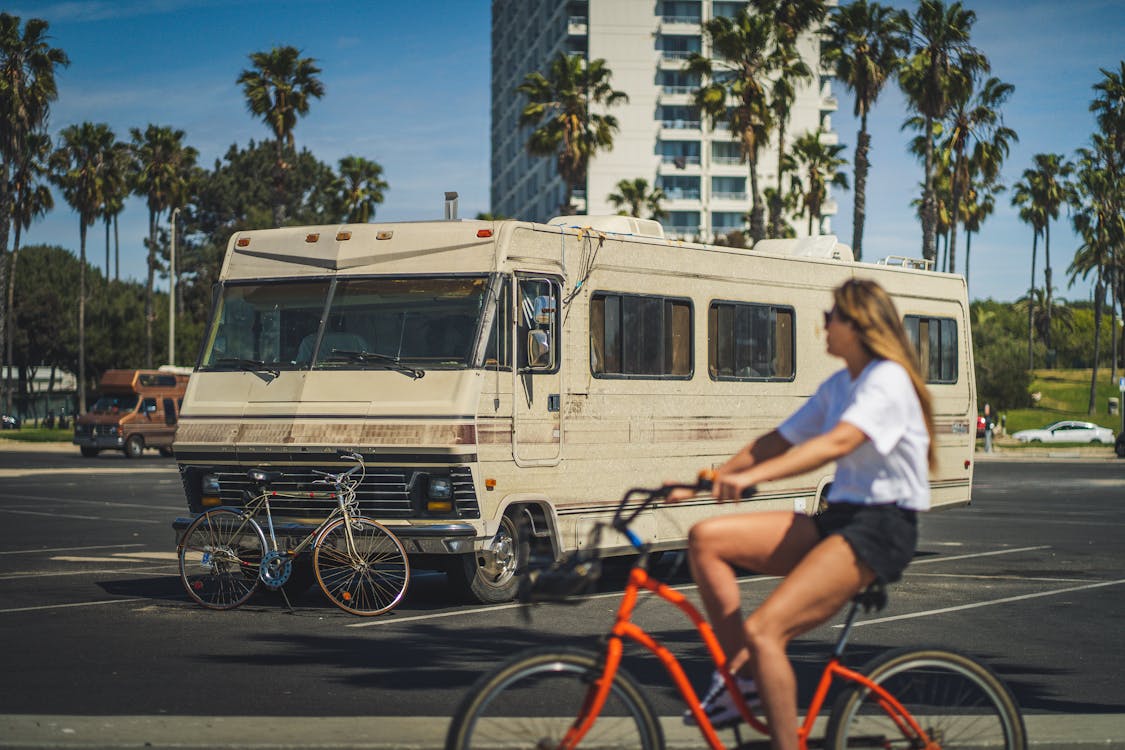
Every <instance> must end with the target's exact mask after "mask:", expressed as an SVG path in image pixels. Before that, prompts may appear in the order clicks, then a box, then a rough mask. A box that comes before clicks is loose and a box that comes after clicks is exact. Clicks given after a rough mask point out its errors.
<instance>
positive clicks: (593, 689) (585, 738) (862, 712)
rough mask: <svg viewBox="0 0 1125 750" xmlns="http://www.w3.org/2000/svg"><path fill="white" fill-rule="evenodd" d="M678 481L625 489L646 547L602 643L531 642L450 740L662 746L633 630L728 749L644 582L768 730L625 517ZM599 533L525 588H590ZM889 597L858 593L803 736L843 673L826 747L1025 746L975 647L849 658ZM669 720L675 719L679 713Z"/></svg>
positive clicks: (554, 591)
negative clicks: (852, 641) (680, 618)
mask: <svg viewBox="0 0 1125 750" xmlns="http://www.w3.org/2000/svg"><path fill="white" fill-rule="evenodd" d="M680 487H683V488H688V489H693V490H695V491H697V492H702V491H706V490H708V489H710V482H709V480H708V479H706V478H705V477H702V476H701V478H700V481H699V482H698V483H697V484H694V485H681V486H680ZM672 489H677V487H662V488H660V489H656V490H645V489H634V490H630V491H629V492H627V493H625V496H624V497H623V498H622V500H621V503H620V504H619V505H618V507H617V511H616V513H615V514H614V517H613V521H612V523H611V525H612V527H613V528H614V529H616V530H617V531H618V532H620V533H621V534H623V535H624V536H625V537H626V538H627V539H628V540H629V542H630V544H632V545H633V546H634V547H635V548H636V549H637V551H638V552H639V553H640V555H639V557H638V558H637V562H636V563H635V565H634V566H633V568H632V570H631V571H630V574H629V579H628V583H627V584H626V586H625V592H624V596H623V597H622V599H621V604H620V606H619V608H618V610H617V617H616V620H615V621H614V624H613V627H612V628H610V630H609V633H608V634H607V635H606V637H605V639H604V642H605V647H604V649H602V650H600V651H596V652H595V651H589V650H583V649H573V648H564V649H560V648H533V649H529V650H527V651H524V652H522V653H520V654H518V655H517V656H516V657H515V658H513V659H511V660H510V661H508V662H507V663H505V664H503V665H501V666H500V667H498V668H497V669H495V670H494V671H492V672H490V673H488V674H486V675H484V676H483V677H482V678H481V679H480V680H478V681H477V683H476V685H474V686H473V688H472V689H471V690H470V691H469V693H468V694H467V695H466V696H465V698H464V700H462V702H461V704H460V706H459V707H458V709H457V712H456V713H455V714H454V716H453V721H452V723H451V724H450V727H449V732H448V734H447V735H446V749H447V750H465V749H467V748H536V749H538V750H545V749H546V748H576V747H584V748H591V747H592V748H645V749H655V748H662V747H664V735H663V730H662V729H661V724H660V721H659V720H658V718H657V716H656V714H655V712H654V711H653V709H652V706H651V704H650V703H649V701H648V699H647V698H646V697H645V695H644V691H643V690H642V688H641V687H640V686H639V684H638V683H637V681H636V680H635V679H634V678H633V677H631V676H630V675H629V674H628V673H627V672H626V671H625V670H624V669H623V668H622V667H621V659H622V654H623V649H624V642H625V641H626V640H630V641H633V642H635V643H638V644H640V645H641V646H643V647H644V648H646V649H648V650H649V651H650V652H652V653H653V654H654V655H655V656H656V657H657V659H658V660H659V661H660V663H661V664H662V665H663V667H664V668H665V670H666V671H667V672H668V675H669V676H670V677H671V678H672V681H673V682H674V683H675V685H676V688H677V689H678V690H679V693H680V695H681V696H682V697H683V699H684V701H685V703H686V704H687V705H688V706H689V708H690V711H691V713H692V715H693V716H694V717H695V721H696V724H697V725H698V727H699V730H700V732H701V733H702V735H703V738H704V739H705V740H706V742H707V745H708V746H709V747H711V748H713V749H715V750H719V749H720V748H723V747H724V745H723V743H722V742H721V741H720V739H719V736H718V734H717V732H716V729H715V727H714V726H713V725H712V724H711V722H710V721H709V720H708V718H707V716H706V715H705V714H704V712H703V710H702V709H701V708H700V701H699V697H698V696H697V695H696V693H695V691H694V690H693V689H692V686H691V683H690V681H689V680H688V678H687V676H686V675H685V674H684V670H683V668H682V667H681V666H680V663H679V661H678V660H677V659H676V657H675V656H674V655H673V654H672V653H671V652H670V651H669V650H668V649H667V648H666V647H664V646H663V645H661V644H660V643H659V642H658V641H657V640H656V639H655V638H654V637H653V636H651V635H650V634H649V633H647V632H645V630H644V629H643V628H642V627H641V626H639V625H637V624H636V623H635V622H633V619H632V618H633V613H634V611H635V609H636V607H637V600H638V595H639V594H640V592H641V590H642V589H643V590H645V591H649V592H651V593H653V594H655V595H656V596H657V597H659V598H660V599H663V600H664V601H666V602H668V603H669V604H672V605H673V606H675V607H677V608H678V609H679V610H681V611H682V612H683V613H684V614H685V615H687V617H688V619H690V620H691V622H692V624H694V625H695V628H696V630H698V631H699V635H700V636H701V637H702V639H703V642H704V644H705V645H706V648H707V651H708V653H709V654H710V656H711V659H712V660H713V661H714V663H715V667H716V669H718V670H719V673H720V674H721V675H722V676H723V679H724V682H725V683H726V686H727V690H728V691H730V694H731V695H732V696H733V698H734V701H735V704H736V705H737V706H738V707H739V710H740V712H741V714H742V717H743V719H745V721H746V722H747V723H748V724H749V725H750V726H751V727H753V728H754V729H755V730H757V731H759V732H761V733H763V734H769V732H770V728H769V727H768V726H766V724H765V723H764V722H763V721H762V720H760V719H759V718H758V717H757V716H755V714H754V713H753V711H752V710H751V709H750V707H749V706H748V705H746V702H745V701H744V700H743V699H742V695H741V693H740V692H739V690H738V689H737V687H736V685H735V682H734V679H733V678H732V677H731V674H730V672H729V671H728V669H727V666H726V657H725V656H724V654H723V651H722V649H721V648H720V647H719V642H718V639H717V638H716V637H715V635H714V632H713V631H712V630H711V626H710V625H709V624H708V623H707V621H706V620H705V619H704V618H703V616H702V615H701V614H700V613H699V611H698V610H697V609H696V608H695V607H694V606H692V604H691V603H690V602H688V601H687V599H686V598H685V597H684V596H683V594H681V593H679V592H678V591H675V590H673V589H671V588H669V587H668V586H667V585H665V584H664V583H661V582H660V581H658V580H656V579H655V578H653V577H652V576H651V575H650V573H649V571H648V560H649V549H648V545H646V544H644V543H643V542H642V541H641V539H640V538H639V537H638V536H637V535H636V533H634V532H633V531H632V530H631V529H630V528H629V525H630V523H631V522H632V521H633V520H634V519H635V518H636V517H637V516H638V515H639V514H640V513H641V512H642V511H644V510H645V509H646V508H648V507H649V506H650V505H651V504H652V503H654V502H656V501H657V500H660V499H662V498H663V497H664V496H665V495H666V494H667V493H668V491H669V490H672ZM638 499H639V502H638ZM595 533H599V532H597V531H596V532H595ZM593 542H594V543H593V544H591V545H589V546H588V547H587V548H585V549H583V550H579V551H578V552H576V553H573V554H571V555H570V556H568V557H567V558H565V559H564V560H562V561H561V562H559V563H557V564H555V565H553V566H551V567H550V568H548V569H545V570H542V571H533V572H532V573H531V574H530V575H529V576H528V579H527V585H526V586H525V589H524V591H523V592H521V593H522V595H521V599H522V600H523V601H525V602H533V601H564V600H566V599H567V598H570V597H573V596H574V595H575V594H579V593H583V592H586V591H589V590H590V589H591V588H592V585H593V583H594V582H595V581H596V580H597V578H598V576H599V574H600V559H599V557H598V554H597V552H596V549H597V539H595V540H593ZM885 600H886V596H885V594H884V593H883V591H882V589H881V588H872V589H868V590H867V591H864V592H862V593H861V594H860V595H858V596H857V597H856V598H855V600H854V601H853V602H852V605H851V608H850V610H849V612H848V615H847V618H846V620H845V624H844V627H843V629H842V632H841V634H840V637H839V639H838V640H837V642H836V647H835V649H834V651H833V654H832V657H831V658H830V660H829V661H828V663H827V665H825V667H824V671H823V673H822V675H821V677H820V680H819V682H818V684H817V688H816V692H815V694H814V696H813V699H812V703H811V705H810V706H809V709H808V713H807V714H806V716H805V719H804V721H803V722H802V723H801V725H800V727H799V728H798V729H797V733H798V737H799V739H800V743H801V747H802V748H807V747H809V746H810V743H811V742H812V738H811V737H810V733H811V731H812V728H813V725H814V723H815V721H816V718H817V716H818V715H819V713H820V710H821V708H822V707H823V706H824V704H825V702H826V699H827V696H828V691H829V688H830V686H831V685H832V683H833V682H834V681H835V680H837V679H839V680H843V681H844V682H845V683H848V684H847V687H846V689H845V690H844V691H843V692H842V693H841V694H840V695H839V696H838V697H837V698H836V701H835V703H834V704H833V706H832V709H831V713H830V716H829V719H828V724H827V729H826V731H825V736H824V740H823V746H825V747H828V748H849V747H851V748H854V747H866V748H926V749H927V750H928V749H931V748H965V747H986V746H987V747H1002V748H1011V749H1013V750H1023V749H1024V748H1025V747H1026V734H1025V730H1024V724H1023V717H1022V715H1021V714H1020V709H1019V706H1018V705H1017V703H1016V701H1015V698H1014V697H1013V696H1012V694H1011V692H1010V691H1009V690H1008V688H1007V686H1005V685H1004V683H1003V682H1002V681H1001V680H1000V678H999V677H997V676H996V674H994V673H993V672H992V670H990V669H989V668H988V667H986V666H985V665H983V664H981V663H980V662H978V661H976V660H974V659H973V658H971V657H969V656H966V655H964V654H961V653H957V652H955V651H949V650H947V649H939V648H909V649H901V650H896V651H891V652H889V653H886V654H883V655H882V656H880V657H878V658H876V659H874V660H873V661H872V662H871V663H869V664H868V665H866V666H865V667H864V668H862V669H860V670H854V669H851V668H849V667H846V666H844V664H843V660H842V657H843V653H844V647H845V644H846V643H847V640H848V635H849V633H850V632H851V629H852V624H853V623H854V621H855V618H856V616H857V614H858V612H859V609H860V608H861V607H863V608H865V609H869V608H871V607H876V608H878V607H882V606H883V604H884V603H885ZM674 720H675V721H676V722H677V723H678V722H679V721H680V719H679V717H676V718H675V719H674ZM817 744H818V745H819V742H818V743H817Z"/></svg>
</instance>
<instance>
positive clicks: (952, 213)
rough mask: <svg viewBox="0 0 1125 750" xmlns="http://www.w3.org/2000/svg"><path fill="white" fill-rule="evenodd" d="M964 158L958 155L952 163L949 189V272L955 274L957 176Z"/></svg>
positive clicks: (958, 192) (957, 207)
mask: <svg viewBox="0 0 1125 750" xmlns="http://www.w3.org/2000/svg"><path fill="white" fill-rule="evenodd" d="M964 158H965V156H964V154H963V153H958V154H957V158H956V159H955V160H954V163H953V185H952V187H951V189H950V192H951V193H952V195H950V201H951V202H952V204H953V205H952V206H950V207H949V272H950V273H957V214H959V213H961V211H960V209H959V206H960V205H961V180H959V179H958V178H957V175H958V174H960V172H961V169H960V167H961V162H962V160H963V159H964Z"/></svg>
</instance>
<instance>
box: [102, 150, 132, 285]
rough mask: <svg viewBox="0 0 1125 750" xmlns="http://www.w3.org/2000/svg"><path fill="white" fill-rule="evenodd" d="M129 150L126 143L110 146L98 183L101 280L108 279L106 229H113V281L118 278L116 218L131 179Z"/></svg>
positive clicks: (107, 239) (107, 236) (119, 267)
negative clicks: (102, 255)
mask: <svg viewBox="0 0 1125 750" xmlns="http://www.w3.org/2000/svg"><path fill="white" fill-rule="evenodd" d="M133 169H134V165H133V150H132V148H131V146H130V145H129V144H128V143H122V142H118V143H115V144H114V148H113V158H112V159H111V161H110V162H109V164H108V165H107V167H106V174H105V179H104V180H103V184H102V211H101V214H102V217H101V218H102V220H103V221H105V277H106V278H107V279H108V278H109V277H110V242H109V233H110V229H112V230H113V248H114V250H113V261H114V262H113V272H112V275H113V278H115V279H120V278H121V237H120V235H119V233H118V228H117V217H118V216H120V215H121V212H122V211H124V210H125V199H126V198H128V197H129V194H130V193H131V192H132V185H133V180H134V177H135V175H134V172H133Z"/></svg>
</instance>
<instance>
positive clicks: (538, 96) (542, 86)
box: [516, 52, 629, 215]
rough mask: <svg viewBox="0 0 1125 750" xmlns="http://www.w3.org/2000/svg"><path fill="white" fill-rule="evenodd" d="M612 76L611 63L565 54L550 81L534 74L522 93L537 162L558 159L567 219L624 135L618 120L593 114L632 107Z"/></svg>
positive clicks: (550, 70) (523, 120) (524, 117)
mask: <svg viewBox="0 0 1125 750" xmlns="http://www.w3.org/2000/svg"><path fill="white" fill-rule="evenodd" d="M612 75H613V74H612V72H611V71H610V69H609V68H608V67H606V63H605V60H601V59H597V60H591V61H590V62H589V63H587V62H586V60H585V59H583V57H582V56H581V55H570V56H567V55H564V54H562V53H561V52H560V53H559V55H558V56H557V57H555V59H554V60H552V61H551V64H550V66H549V67H548V69H547V75H543V74H542V73H539V72H533V73H528V74H527V75H526V76H524V79H523V82H522V83H521V84H520V85H519V86H518V87H516V91H518V92H519V93H521V94H523V95H524V96H525V97H527V103H526V104H525V105H524V107H523V110H522V111H521V112H520V119H519V124H520V126H531V127H533V128H534V130H532V132H531V135H530V136H529V137H528V140H527V152H528V153H529V154H531V155H532V156H548V157H549V156H553V157H555V169H556V170H557V172H558V174H559V177H561V178H562V180H563V183H564V188H565V195H564V198H563V205H562V206H561V212H562V213H563V214H567V215H569V214H572V213H574V207H573V206H572V205H571V196H572V195H573V194H574V188H575V187H577V186H579V185H582V186H583V187H584V186H585V183H586V174H587V170H588V167H589V164H590V159H592V158H593V157H594V155H595V154H596V153H597V152H598V151H600V150H602V149H604V150H606V151H610V150H612V149H613V135H614V133H616V132H617V131H618V129H619V126H618V124H617V118H616V117H614V116H613V115H609V114H600V113H597V112H592V111H591V109H590V108H591V106H593V105H598V106H600V107H603V108H605V109H609V108H610V107H612V106H614V105H616V104H622V103H625V102H628V101H629V96H628V95H627V94H626V93H625V92H623V91H617V90H615V89H614V88H613V87H612V86H611V85H610V79H611V77H612Z"/></svg>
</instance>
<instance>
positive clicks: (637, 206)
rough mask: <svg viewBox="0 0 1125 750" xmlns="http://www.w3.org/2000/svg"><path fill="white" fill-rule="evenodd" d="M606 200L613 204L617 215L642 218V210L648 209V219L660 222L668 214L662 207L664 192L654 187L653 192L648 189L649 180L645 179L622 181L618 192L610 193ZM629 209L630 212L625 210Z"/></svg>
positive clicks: (618, 186)
mask: <svg viewBox="0 0 1125 750" xmlns="http://www.w3.org/2000/svg"><path fill="white" fill-rule="evenodd" d="M606 200H608V201H609V202H610V203H612V204H613V207H614V208H616V209H618V211H617V213H619V214H621V215H622V216H636V217H637V218H640V217H641V209H648V218H650V219H655V220H656V221H660V220H661V219H663V218H664V217H665V216H667V215H668V214H667V212H666V211H665V210H664V207H663V206H662V205H661V202H662V201H663V200H664V191H663V190H661V189H660V188H658V187H654V188H653V189H652V190H651V191H650V190H649V189H648V180H646V179H645V178H643V177H638V178H636V179H634V180H621V181H620V182H618V183H617V192H616V193H610V194H609V195H608V196H607V197H606ZM625 207H628V210H627V211H626V210H625Z"/></svg>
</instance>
